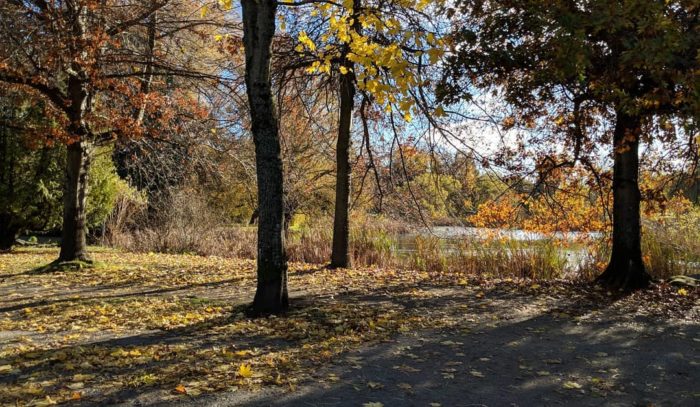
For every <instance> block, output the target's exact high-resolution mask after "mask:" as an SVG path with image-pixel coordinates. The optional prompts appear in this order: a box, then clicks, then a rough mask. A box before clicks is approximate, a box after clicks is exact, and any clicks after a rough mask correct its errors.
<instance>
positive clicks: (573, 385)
mask: <svg viewBox="0 0 700 407" xmlns="http://www.w3.org/2000/svg"><path fill="white" fill-rule="evenodd" d="M562 386H563V387H564V388H565V389H570V390H578V389H580V388H582V387H583V386H581V385H580V384H578V383H576V382H571V381H569V382H564V384H563V385H562Z"/></svg>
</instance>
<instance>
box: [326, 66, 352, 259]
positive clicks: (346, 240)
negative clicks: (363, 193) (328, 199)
mask: <svg viewBox="0 0 700 407" xmlns="http://www.w3.org/2000/svg"><path fill="white" fill-rule="evenodd" d="M354 106H355V83H354V76H353V75H352V72H348V73H347V74H345V75H342V76H341V77H340V120H339V123H338V142H337V147H336V181H335V216H334V218H333V251H332V253H331V264H330V266H331V267H332V268H339V267H342V268H347V267H349V266H350V253H349V252H350V247H349V245H350V216H349V209H350V172H351V168H350V130H351V127H352V111H353V108H354Z"/></svg>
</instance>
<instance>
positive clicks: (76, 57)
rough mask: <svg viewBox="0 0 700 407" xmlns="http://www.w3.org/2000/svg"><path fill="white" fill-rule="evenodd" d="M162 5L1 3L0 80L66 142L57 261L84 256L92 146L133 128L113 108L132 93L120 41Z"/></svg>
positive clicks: (89, 0)
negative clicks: (30, 102) (34, 102)
mask: <svg viewBox="0 0 700 407" xmlns="http://www.w3.org/2000/svg"><path fill="white" fill-rule="evenodd" d="M138 3H141V2H138ZM167 4H168V0H160V1H155V0H154V1H151V2H149V3H148V4H146V5H145V6H144V5H143V4H131V3H130V2H127V4H122V2H118V3H116V4H113V3H112V2H96V1H93V0H81V1H70V2H59V3H56V4H49V3H47V2H45V1H9V2H5V3H4V4H3V6H2V7H1V8H0V12H2V16H3V18H2V24H1V25H0V32H2V35H3V36H4V38H5V41H3V43H2V45H1V46H0V55H2V57H3V62H2V63H0V82H3V83H5V84H6V85H9V86H14V87H18V88H22V89H23V90H24V91H26V92H29V93H31V94H32V95H35V96H39V97H41V98H42V100H45V101H46V102H47V108H46V113H47V114H49V115H50V117H51V119H52V120H55V121H56V123H57V124H58V125H57V126H56V130H57V131H56V132H55V133H58V134H56V135H55V136H56V137H55V138H58V139H60V140H61V141H63V142H65V143H66V145H67V153H66V154H67V156H66V169H65V183H64V192H63V200H64V202H63V228H62V238H61V252H60V254H59V259H58V260H59V261H73V260H84V261H88V260H89V255H88V252H87V244H86V232H87V224H86V207H87V202H86V200H87V196H88V191H87V185H88V173H89V168H90V164H91V161H92V154H93V151H94V148H95V146H96V144H98V143H101V142H104V141H105V140H109V139H111V138H112V137H113V135H114V134H115V133H117V132H120V131H121V130H124V129H128V130H129V131H130V132H133V131H134V126H132V121H130V120H125V119H124V118H123V117H121V115H119V114H116V113H115V110H118V109H115V107H117V106H120V107H123V106H124V103H127V104H130V103H131V101H130V99H129V96H131V97H133V96H134V94H133V93H130V92H128V86H126V85H127V83H124V81H125V80H126V79H124V78H128V77H129V76H130V75H119V72H116V71H117V69H115V68H117V67H119V66H120V65H122V66H123V65H124V58H125V57H126V55H128V54H126V55H125V53H124V52H122V51H124V50H125V47H123V46H121V40H123V39H125V37H126V36H125V32H127V31H128V30H130V29H134V28H135V27H138V26H139V25H140V24H141V23H142V22H144V21H145V20H147V19H149V17H150V16H151V15H152V14H153V13H155V12H156V11H157V10H159V9H161V8H163V7H164V6H165V5H167ZM127 42H128V41H127ZM110 51H112V52H110ZM131 55H132V56H135V55H137V54H135V53H131ZM135 60H137V61H138V58H136V57H135ZM127 61H128V59H127ZM128 62H133V61H128ZM120 78H121V79H122V80H123V81H122V83H119V79H120ZM120 93H121V95H120ZM125 96H126V97H125ZM49 105H50V106H49Z"/></svg>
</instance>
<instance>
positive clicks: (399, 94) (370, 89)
mask: <svg viewBox="0 0 700 407" xmlns="http://www.w3.org/2000/svg"><path fill="white" fill-rule="evenodd" d="M309 3H312V4H313V6H312V7H311V12H310V13H307V14H308V15H299V16H296V18H294V19H292V21H300V22H301V23H302V25H303V26H304V27H305V28H304V29H303V30H300V31H299V32H298V40H299V45H298V46H297V47H296V50H297V51H298V52H299V54H300V55H301V60H302V62H303V63H306V64H308V65H309V67H308V68H307V69H306V72H307V73H308V74H321V75H328V76H329V77H331V78H333V77H336V75H337V78H338V80H337V83H338V99H339V104H338V105H339V120H338V139H337V147H336V199H335V211H334V222H333V245H332V254H331V263H330V266H331V267H348V266H349V265H350V256H349V233H350V224H349V210H350V192H351V185H350V179H351V174H352V166H351V163H350V152H351V132H352V117H353V113H354V110H355V96H356V95H358V94H360V95H361V96H362V98H363V103H362V107H363V109H361V110H362V111H361V112H360V113H361V115H362V116H363V121H364V120H365V117H366V116H365V111H364V109H365V107H366V106H367V105H368V103H367V102H369V103H375V104H376V105H378V107H379V109H380V110H381V109H383V110H385V112H387V113H392V112H393V111H396V112H399V113H400V114H401V115H402V116H403V118H404V119H405V121H407V122H410V121H411V119H412V117H413V115H414V114H415V111H418V110H419V109H418V108H417V107H416V106H415V105H416V101H415V99H417V98H418V96H417V95H418V94H419V93H420V92H419V91H417V90H416V89H417V88H418V87H421V86H425V85H426V84H427V82H426V81H425V78H423V77H422V74H423V71H424V70H425V65H427V62H428V61H430V62H432V63H434V62H436V61H437V59H438V58H439V56H440V55H441V53H442V48H443V45H444V43H443V42H442V39H441V38H440V36H439V34H438V33H437V30H431V28H433V26H431V25H429V24H425V25H424V24H423V23H424V22H426V20H429V17H428V13H427V12H426V11H427V10H429V8H430V6H429V2H427V1H420V2H417V3H416V2H409V1H403V0H393V1H367V0H366V1H362V0H347V1H343V2H338V3H328V2H324V1H318V2H309ZM437 3H441V2H437ZM307 4H308V3H306V2H304V3H298V4H296V6H305V5H307ZM367 128H368V127H366V126H365V129H367ZM365 133H366V134H365V137H364V140H363V141H364V145H363V147H366V151H367V154H368V156H369V158H370V164H369V165H370V168H372V169H374V171H375V179H376V180H379V175H378V172H377V170H376V167H375V163H374V158H373V157H372V153H371V145H370V137H369V134H368V132H365Z"/></svg>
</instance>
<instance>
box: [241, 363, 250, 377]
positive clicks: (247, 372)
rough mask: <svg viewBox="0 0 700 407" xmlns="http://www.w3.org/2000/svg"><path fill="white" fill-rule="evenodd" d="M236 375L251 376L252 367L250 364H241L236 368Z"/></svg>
mask: <svg viewBox="0 0 700 407" xmlns="http://www.w3.org/2000/svg"><path fill="white" fill-rule="evenodd" d="M238 375H239V376H241V377H245V378H248V377H251V376H253V369H252V368H251V367H250V365H245V364H242V365H241V366H240V367H239V368H238Z"/></svg>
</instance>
